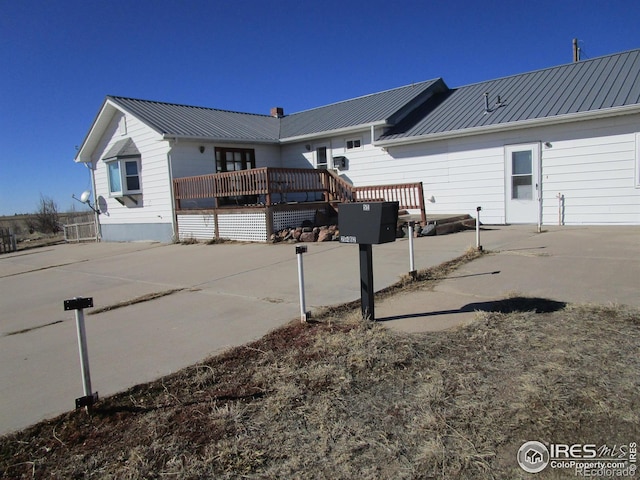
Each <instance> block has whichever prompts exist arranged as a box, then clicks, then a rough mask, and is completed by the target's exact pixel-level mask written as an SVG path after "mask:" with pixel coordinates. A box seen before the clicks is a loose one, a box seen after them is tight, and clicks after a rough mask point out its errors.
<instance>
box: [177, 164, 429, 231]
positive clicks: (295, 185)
mask: <svg viewBox="0 0 640 480" xmlns="http://www.w3.org/2000/svg"><path fill="white" fill-rule="evenodd" d="M173 192H174V198H175V202H176V211H185V210H194V209H196V210H198V209H199V210H205V209H213V210H217V209H222V208H225V209H226V208H238V207H248V206H255V207H263V208H264V207H269V206H272V205H276V204H282V203H287V195H290V194H291V195H294V194H302V193H304V194H306V195H307V197H308V194H312V193H313V194H321V195H322V197H323V200H324V202H326V203H329V204H333V205H336V204H338V203H345V202H367V201H381V200H382V201H397V202H398V203H399V207H400V208H401V209H403V210H419V212H420V218H421V222H422V223H423V224H424V223H426V221H427V216H426V211H425V203H424V192H423V188H422V182H417V183H404V184H393V185H372V186H364V187H355V186H353V185H351V184H350V183H348V182H346V181H344V180H343V179H342V178H340V177H339V176H338V175H336V174H335V173H334V172H332V171H330V170H316V169H311V168H308V169H300V168H268V167H264V168H255V169H251V170H241V171H238V172H225V173H216V174H210V175H198V176H194V177H184V178H176V179H174V180H173ZM202 200H209V201H211V202H212V205H210V206H207V207H198V206H197V204H198V203H197V202H194V204H195V205H196V207H195V208H190V207H189V206H188V204H189V201H202ZM276 200H278V201H276ZM312 201H313V200H312ZM297 203H305V202H297Z"/></svg>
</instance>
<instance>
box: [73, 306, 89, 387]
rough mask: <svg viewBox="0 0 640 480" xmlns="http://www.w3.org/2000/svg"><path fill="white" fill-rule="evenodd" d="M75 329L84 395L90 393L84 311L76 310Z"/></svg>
mask: <svg viewBox="0 0 640 480" xmlns="http://www.w3.org/2000/svg"><path fill="white" fill-rule="evenodd" d="M76 329H77V330H78V350H79V353H80V371H81V372H82V389H83V393H84V396H85V397H88V396H89V395H91V393H92V392H91V372H90V371H89V353H88V351H87V333H86V330H85V328H84V312H83V310H82V309H81V308H79V309H78V310H76Z"/></svg>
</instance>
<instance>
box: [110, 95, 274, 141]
mask: <svg viewBox="0 0 640 480" xmlns="http://www.w3.org/2000/svg"><path fill="white" fill-rule="evenodd" d="M107 98H108V99H109V100H111V101H112V102H114V103H115V104H116V105H119V106H120V107H122V108H124V109H125V110H127V111H129V112H131V113H132V114H133V115H135V116H137V117H138V118H140V119H141V120H143V121H144V122H145V123H147V124H148V125H149V126H151V127H152V128H153V129H155V130H156V131H158V132H159V133H162V134H164V135H166V136H169V137H174V136H175V137H203V138H215V139H220V140H224V139H228V140H230V141H231V140H238V139H242V140H246V141H271V142H277V141H278V137H279V131H280V121H279V119H277V118H274V117H271V116H268V115H255V114H250V113H239V112H230V111H227V110H216V109H213V108H204V107H193V106H188V105H177V104H172V103H162V102H153V101H148V100H137V99H133V98H124V97H114V96H108V97H107Z"/></svg>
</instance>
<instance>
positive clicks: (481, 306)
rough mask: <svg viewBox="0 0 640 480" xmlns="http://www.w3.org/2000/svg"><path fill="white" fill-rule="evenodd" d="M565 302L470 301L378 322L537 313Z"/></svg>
mask: <svg viewBox="0 0 640 480" xmlns="http://www.w3.org/2000/svg"><path fill="white" fill-rule="evenodd" d="M566 305H567V304H566V303H565V302H558V301H556V300H549V299H547V298H537V297H513V298H506V299H504V300H496V301H490V302H475V303H468V304H466V305H464V306H462V307H460V308H458V309H452V310H437V311H434V312H422V313H410V314H406V315H396V316H393V317H384V318H377V319H376V320H377V321H378V322H390V321H393V320H402V319H405V318H422V317H434V316H438V315H452V314H456V313H469V312H498V313H515V312H535V313H551V312H556V311H558V310H562V309H563V308H564V307H566Z"/></svg>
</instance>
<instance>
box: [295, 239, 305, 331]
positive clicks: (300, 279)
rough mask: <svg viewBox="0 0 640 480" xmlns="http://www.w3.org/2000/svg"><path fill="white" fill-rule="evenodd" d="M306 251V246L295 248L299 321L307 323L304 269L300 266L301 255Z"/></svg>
mask: <svg viewBox="0 0 640 480" xmlns="http://www.w3.org/2000/svg"><path fill="white" fill-rule="evenodd" d="M306 251H307V247H306V245H300V246H297V247H296V255H297V257H298V286H299V291H300V321H301V322H302V323H304V322H306V321H307V307H306V305H305V301H304V267H303V264H302V254H303V253H305V252H306Z"/></svg>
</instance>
